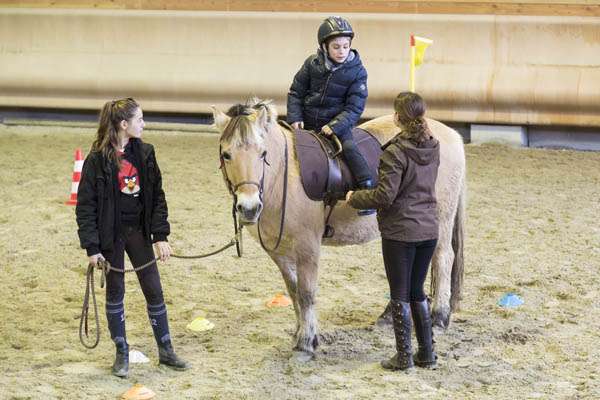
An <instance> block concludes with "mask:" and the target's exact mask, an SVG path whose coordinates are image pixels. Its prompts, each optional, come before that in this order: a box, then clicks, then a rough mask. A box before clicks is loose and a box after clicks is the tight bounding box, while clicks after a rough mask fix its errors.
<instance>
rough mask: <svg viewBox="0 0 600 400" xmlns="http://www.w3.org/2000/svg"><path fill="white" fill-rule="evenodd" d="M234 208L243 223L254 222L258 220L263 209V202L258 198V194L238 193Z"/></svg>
mask: <svg viewBox="0 0 600 400" xmlns="http://www.w3.org/2000/svg"><path fill="white" fill-rule="evenodd" d="M235 209H236V211H237V212H238V213H239V215H240V219H241V221H242V222H243V223H244V224H254V223H256V221H258V217H259V216H260V212H261V211H262V209H263V204H262V201H260V199H259V198H258V195H255V196H252V195H250V196H247V195H246V196H245V195H239V196H238V201H237V204H236V205H235Z"/></svg>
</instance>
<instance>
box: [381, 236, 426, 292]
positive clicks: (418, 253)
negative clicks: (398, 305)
mask: <svg viewBox="0 0 600 400" xmlns="http://www.w3.org/2000/svg"><path fill="white" fill-rule="evenodd" d="M436 244H437V239H433V240H425V241H422V242H399V241H396V240H388V239H382V241H381V245H382V249H383V263H384V264H385V274H386V275H387V279H388V283H389V284H390V297H391V298H392V300H395V301H403V302H406V303H408V302H410V301H423V300H425V299H426V296H425V292H424V291H423V284H424V283H425V278H426V277H427V270H428V269H429V262H430V261H431V257H432V256H433V252H434V250H435V246H436Z"/></svg>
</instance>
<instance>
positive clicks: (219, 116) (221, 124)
mask: <svg viewBox="0 0 600 400" xmlns="http://www.w3.org/2000/svg"><path fill="white" fill-rule="evenodd" d="M210 108H212V110H213V119H214V120H215V126H216V127H217V129H218V130H219V132H223V131H224V130H225V127H226V126H227V124H228V123H229V120H230V119H231V117H228V116H227V114H225V113H224V112H223V111H221V110H219V109H217V107H215V106H210Z"/></svg>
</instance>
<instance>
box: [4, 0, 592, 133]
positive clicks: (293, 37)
mask: <svg viewBox="0 0 600 400" xmlns="http://www.w3.org/2000/svg"><path fill="white" fill-rule="evenodd" d="M115 3H116V4H115ZM542 3H543V4H546V6H545V7H541V6H540V4H542ZM244 4H245V5H246V8H245V9H244V7H243V6H244ZM298 4H302V5H303V6H302V7H300V6H298ZM342 5H344V6H342ZM494 5H495V6H494ZM31 7H36V8H31ZM77 7H79V8H77ZM80 7H88V8H80ZM465 7H466V8H465ZM469 7H470V8H469ZM598 7H599V6H598V2H592V1H584V0H582V1H569V0H563V1H558V0H550V1H547V2H539V1H538V2H531V1H521V2H515V1H504V2H494V3H492V2H486V1H479V2H474V1H468V0H465V1H462V2H451V1H436V2H415V1H412V2H409V1H390V2H383V1H366V2H354V1H345V2H333V1H325V2H306V3H301V2H297V1H293V2H291V1H278V2H275V1H252V2H242V1H223V2H215V1H177V2H176V1H165V0H161V1H150V0H138V1H133V0H128V1H124V2H111V1H99V2H86V1H79V2H68V1H61V0H57V1H53V2H49V1H28V2H27V1H3V2H2V4H1V5H0V106H1V107H43V108H74V109H75V108H76V109H98V108H99V107H100V106H101V104H102V103H103V102H104V101H106V100H108V99H113V98H116V97H120V96H133V97H136V98H138V99H139V101H140V102H141V103H142V105H143V107H144V109H145V110H148V111H160V112H185V113H204V112H208V111H209V110H210V105H211V104H214V105H217V106H220V107H227V106H229V105H231V104H233V103H235V102H239V101H240V100H244V99H245V98H246V97H248V96H250V95H253V94H255V95H258V96H260V97H264V98H272V99H274V100H275V102H276V105H277V107H278V109H279V111H280V112H281V113H282V114H283V113H285V95H286V93H287V89H288V87H289V84H290V82H291V80H292V78H293V75H294V74H295V72H296V71H297V70H298V68H299V67H300V65H301V63H302V62H303V60H304V59H305V58H306V56H308V55H309V54H310V53H311V52H314V51H315V49H316V29H317V27H318V25H319V23H320V21H321V20H322V19H323V18H324V17H326V16H327V15H329V14H332V13H338V12H336V11H339V13H342V14H343V15H344V16H346V17H347V18H348V19H349V20H350V21H351V23H352V25H353V26H354V29H355V30H356V32H357V36H356V39H355V41H354V43H353V46H354V47H355V48H357V49H358V50H359V52H360V55H361V57H362V59H363V62H364V64H365V66H366V67H367V69H368V72H369V93H370V94H369V101H368V105H367V110H366V112H365V116H366V117H374V116H378V115H382V114H386V113H389V112H390V111H391V104H392V99H393V98H394V96H395V94H396V93H397V92H399V91H402V90H406V89H407V87H408V68H409V48H408V38H409V35H410V34H411V33H414V34H416V35H419V36H424V37H428V38H430V39H433V40H434V44H433V45H432V46H431V47H430V48H429V49H428V51H427V54H426V57H425V63H424V64H423V66H421V67H419V68H418V69H417V82H416V89H417V91H418V92H420V93H422V94H423V95H424V96H425V97H426V99H427V100H428V103H429V105H430V110H431V111H430V112H431V115H432V116H433V117H436V118H439V119H443V120H447V121H461V122H464V121H467V122H474V123H502V124H536V125H545V124H553V125H575V126H600V68H599V67H600V16H599V15H600V13H599V12H598ZM121 8H124V9H121ZM161 8H169V9H168V10H163V9H161ZM231 10H233V11H231ZM286 10H288V11H293V12H287V11H286ZM465 10H466V11H465ZM469 10H470V11H469ZM494 10H496V12H495V15H492V12H493V11H494ZM304 11H310V12H304ZM350 11H361V12H354V13H351V12H350ZM446 12H457V13H455V14H448V13H446ZM524 13H525V14H526V13H528V14H531V15H522V14H524Z"/></svg>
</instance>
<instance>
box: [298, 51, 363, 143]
mask: <svg viewBox="0 0 600 400" xmlns="http://www.w3.org/2000/svg"><path fill="white" fill-rule="evenodd" d="M350 52H351V53H352V55H349V56H348V60H347V61H346V62H344V63H343V64H335V63H332V62H331V61H329V60H327V61H326V55H325V54H324V53H323V51H322V50H319V51H318V53H317V54H313V55H311V56H310V57H308V58H307V59H306V61H304V64H303V65H302V68H300V71H298V73H296V76H295V77H294V81H293V82H292V86H291V87H290V91H289V93H288V98H287V121H288V122H289V123H290V124H291V123H294V122H299V121H303V122H304V127H305V128H306V129H311V130H314V131H317V132H318V131H320V130H321V128H322V127H323V125H329V127H330V128H331V129H332V130H333V132H334V133H335V134H336V135H337V136H338V137H339V138H340V139H341V140H344V139H346V138H351V137H352V136H349V135H351V129H352V127H354V126H355V125H356V124H357V123H358V120H359V118H360V116H361V114H362V113H363V111H364V109H365V103H366V101H367V95H368V90H367V70H366V69H365V68H364V67H363V65H362V62H361V61H360V57H359V55H358V52H357V51H356V50H350Z"/></svg>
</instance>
